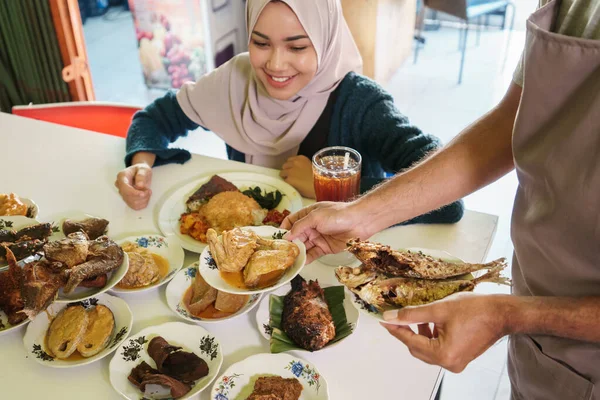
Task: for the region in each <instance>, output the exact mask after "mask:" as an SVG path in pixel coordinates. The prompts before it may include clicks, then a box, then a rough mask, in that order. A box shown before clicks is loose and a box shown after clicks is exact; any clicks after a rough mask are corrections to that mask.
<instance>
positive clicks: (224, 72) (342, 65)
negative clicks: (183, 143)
mask: <svg viewBox="0 0 600 400" xmlns="http://www.w3.org/2000/svg"><path fill="white" fill-rule="evenodd" d="M270 1H271V0H248V4H247V7H246V20H247V25H248V31H249V32H250V33H251V32H252V31H253V29H254V26H255V25H256V22H257V20H258V17H259V16H260V14H261V12H262V10H263V9H264V7H265V6H266V5H267V4H268V3H269V2H270ZM283 1H284V2H285V3H286V4H287V5H288V6H289V7H290V8H291V9H292V10H293V11H294V12H295V13H296V15H297V16H298V19H299V20H300V23H301V24H302V26H303V27H304V30H305V31H306V32H307V34H308V36H309V38H310V40H311V41H312V43H313V46H314V47H315V50H316V53H317V60H318V68H317V73H316V75H315V76H314V78H313V79H312V80H311V81H310V83H309V84H308V85H307V86H306V87H304V88H303V89H302V90H301V91H300V92H299V93H298V94H297V96H296V97H295V98H293V99H290V100H276V99H273V98H272V97H270V96H269V95H268V94H267V92H266V90H265V88H264V86H263V84H262V83H261V82H260V80H259V79H258V78H257V77H256V76H255V74H254V70H253V69H252V66H251V65H250V59H249V56H248V53H243V54H239V55H238V56H236V57H234V58H233V59H231V60H230V61H229V62H227V63H226V64H224V65H222V66H221V67H219V68H217V69H216V70H214V71H213V72H211V73H210V74H207V75H205V76H203V77H202V78H200V80H198V81H197V82H196V83H191V82H190V83H186V84H185V85H184V86H183V87H182V88H181V90H180V91H179V93H178V94H177V100H178V102H179V105H180V106H181V108H182V109H183V111H184V113H185V114H186V115H187V116H188V117H189V118H190V119H191V120H192V121H194V122H196V123H197V124H199V125H201V126H203V127H204V128H207V129H209V130H211V131H213V132H215V133H216V134H217V135H219V136H220V137H221V138H222V139H223V140H224V141H225V142H227V144H229V145H230V146H231V147H233V148H234V149H236V150H238V151H240V152H242V153H245V154H246V162H247V163H250V164H255V165H261V166H264V167H269V168H277V169H279V168H281V166H282V165H283V163H284V162H285V161H286V160H287V158H288V157H291V156H293V155H296V154H298V148H299V146H300V143H302V141H303V140H304V138H305V137H306V136H307V135H308V133H309V132H310V130H311V129H312V128H313V126H314V125H315V123H316V122H317V120H318V119H319V117H320V116H321V114H322V113H323V110H324V109H325V106H326V105H327V101H328V99H329V95H330V93H331V92H333V91H334V90H335V89H336V88H337V86H338V85H339V83H340V82H341V81H342V79H344V77H345V76H346V75H347V74H348V73H349V72H351V71H355V72H361V71H362V58H361V56H360V53H359V52H358V49H357V47H356V44H355V43H354V40H353V39H352V35H351V33H350V30H349V29H348V25H347V24H346V21H345V20H344V17H343V15H342V7H341V5H340V0H283ZM248 40H250V35H249V36H248Z"/></svg>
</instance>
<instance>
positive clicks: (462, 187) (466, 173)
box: [355, 83, 521, 232]
mask: <svg viewBox="0 0 600 400" xmlns="http://www.w3.org/2000/svg"><path fill="white" fill-rule="evenodd" d="M520 101H521V87H520V86H518V85H516V84H514V83H511V86H510V88H509V89H508V92H507V93H506V95H505V97H504V98H503V99H502V101H501V102H500V103H499V104H498V105H497V106H496V107H495V108H494V109H493V110H492V111H490V112H489V113H487V114H486V115H485V116H483V117H482V118H481V119H479V120H478V121H476V122H475V123H473V124H472V125H471V126H469V127H468V128H466V129H465V130H464V131H463V132H462V133H461V134H460V135H459V136H457V137H456V138H455V139H454V140H453V141H452V142H450V143H449V144H448V145H447V146H446V147H444V149H442V150H441V151H439V152H437V153H436V154H434V155H433V156H431V157H429V158H428V159H427V160H426V161H424V162H422V163H421V164H419V165H417V166H416V167H414V168H412V169H410V170H408V171H407V172H405V173H401V174H399V175H397V176H396V177H394V178H393V179H392V180H391V181H389V182H387V183H385V184H383V185H381V186H380V187H378V188H377V189H375V190H373V191H371V192H370V193H368V194H367V195H365V196H363V197H362V198H360V199H359V200H358V201H357V202H356V204H355V206H356V208H357V209H359V210H360V213H361V214H363V215H364V221H370V223H371V226H370V228H369V229H368V230H369V231H370V232H378V231H380V230H382V229H385V228H387V227H388V226H391V225H393V224H396V223H399V222H403V221H405V220H408V219H411V218H414V217H416V216H417V215H421V214H424V213H426V212H429V211H431V210H434V209H437V208H440V207H442V206H444V205H446V204H449V203H451V202H453V201H456V200H457V199H460V198H462V197H464V196H466V195H468V194H470V193H472V192H474V191H476V190H478V189H480V188H482V187H484V186H486V185H488V184H490V183H492V182H494V181H496V180H497V179H499V178H500V177H502V176H503V175H505V174H507V173H508V172H510V171H511V170H512V169H513V168H514V164H513V154H512V132H513V126H514V123H515V119H516V115H517V110H518V108H519V104H520Z"/></svg>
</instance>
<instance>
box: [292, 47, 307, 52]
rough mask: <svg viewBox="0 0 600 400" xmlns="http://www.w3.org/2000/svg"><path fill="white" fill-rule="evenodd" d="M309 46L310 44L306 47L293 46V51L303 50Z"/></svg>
mask: <svg viewBox="0 0 600 400" xmlns="http://www.w3.org/2000/svg"><path fill="white" fill-rule="evenodd" d="M307 48H308V46H304V47H292V51H298V52H300V51H303V50H306V49H307Z"/></svg>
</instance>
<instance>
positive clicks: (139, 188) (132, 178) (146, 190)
mask: <svg viewBox="0 0 600 400" xmlns="http://www.w3.org/2000/svg"><path fill="white" fill-rule="evenodd" d="M151 184H152V168H151V167H150V166H149V165H148V164H147V163H138V164H133V165H132V166H130V167H127V168H125V169H124V170H122V171H121V172H119V174H118V175H117V180H116V181H115V186H116V187H117V189H119V194H120V195H121V197H123V200H125V203H127V205H128V206H129V207H131V208H133V209H134V210H143V209H144V208H146V207H147V206H148V202H149V201H150V197H151V196H152V190H151V189H150V186H151Z"/></svg>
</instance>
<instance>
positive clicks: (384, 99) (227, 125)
mask: <svg viewBox="0 0 600 400" xmlns="http://www.w3.org/2000/svg"><path fill="white" fill-rule="evenodd" d="M246 19H247V26H248V32H249V44H248V47H249V51H248V53H243V54H240V55H238V56H236V57H234V58H233V59H231V60H230V61H229V62H227V63H226V64H224V65H222V66H221V67H219V68H217V69H216V70H214V71H213V72H212V73H210V74H207V75H205V76H204V77H202V78H200V79H199V80H198V81H197V82H195V83H192V82H189V83H186V84H185V85H184V86H183V87H182V88H181V89H180V90H179V92H178V93H177V94H174V93H172V92H169V93H167V94H166V95H165V96H164V97H162V98H159V99H157V100H156V101H155V102H153V103H152V104H150V105H149V106H148V107H146V109H144V110H143V111H140V112H138V113H137V114H136V115H135V116H134V118H133V120H132V123H131V126H130V128H129V132H128V135H127V155H126V157H125V164H126V165H127V168H126V169H125V170H123V171H121V172H120V173H119V175H118V176H117V181H116V183H115V185H116V186H117V188H118V189H119V192H120V194H121V196H122V197H123V199H124V200H125V202H126V203H127V204H128V205H129V206H130V207H131V208H133V209H136V210H139V209H143V208H145V207H146V206H147V204H148V201H149V199H150V196H151V193H152V191H151V189H150V183H151V175H152V169H151V168H152V167H153V166H159V165H163V164H168V163H184V162H186V161H187V160H189V159H190V153H189V152H188V151H186V150H183V149H173V148H168V145H169V144H170V143H172V142H174V141H175V140H177V139H178V138H179V137H181V136H184V135H186V134H187V132H188V131H190V130H195V129H197V128H198V127H202V128H204V129H205V130H210V131H213V132H214V133H216V134H217V135H218V136H220V137H221V138H222V139H223V140H224V141H225V143H226V144H227V152H228V156H229V158H230V159H232V160H235V161H242V162H246V163H250V164H254V165H260V166H265V167H269V168H275V169H280V170H281V177H282V178H283V179H284V180H285V181H286V182H287V183H289V184H290V185H292V186H294V187H295V188H296V189H297V190H298V191H299V192H300V194H302V195H303V196H305V197H309V198H314V197H315V193H314V185H313V175H312V166H311V158H312V156H313V155H314V154H315V153H316V152H317V151H319V150H320V149H322V148H325V147H328V146H348V147H351V148H354V149H356V150H357V151H358V152H359V153H360V154H361V155H362V157H363V166H362V178H361V179H362V181H361V190H366V189H368V188H370V187H372V186H373V185H374V184H375V183H377V182H379V181H382V180H383V178H384V177H385V173H386V172H387V173H396V172H398V171H401V170H403V169H406V168H408V167H410V166H411V165H413V164H415V163H416V162H418V161H420V160H421V159H423V157H425V156H426V155H427V154H429V153H431V152H433V151H434V150H436V149H437V148H438V147H439V146H440V142H439V140H438V139H437V138H435V137H434V136H431V135H427V134H424V133H422V132H421V131H420V130H419V129H418V128H416V127H415V126H412V125H410V124H409V122H408V119H407V118H406V117H405V116H404V115H402V114H401V113H400V112H399V111H398V110H397V109H396V107H395V106H394V101H393V99H392V97H391V96H390V95H389V94H388V93H387V92H385V91H384V90H383V89H382V88H381V87H380V86H379V85H377V84H376V83H375V82H373V81H372V80H370V79H368V78H366V77H364V76H362V75H360V72H361V70H362V59H361V57H360V54H359V52H358V49H357V47H356V44H355V43H354V40H353V39H352V35H351V33H350V30H349V29H348V26H347V24H346V21H345V20H344V17H343V15H342V9H341V5H340V2H339V0H281V1H279V0H278V1H271V0H248V3H247V9H246ZM462 213H463V205H462V203H461V202H456V203H453V204H451V205H448V206H446V207H444V208H442V209H440V210H437V211H434V212H432V213H430V214H428V215H425V216H421V217H418V218H416V219H415V220H413V221H411V222H422V223H440V222H446V223H452V222H456V221H458V220H459V219H460V218H461V217H462Z"/></svg>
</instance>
